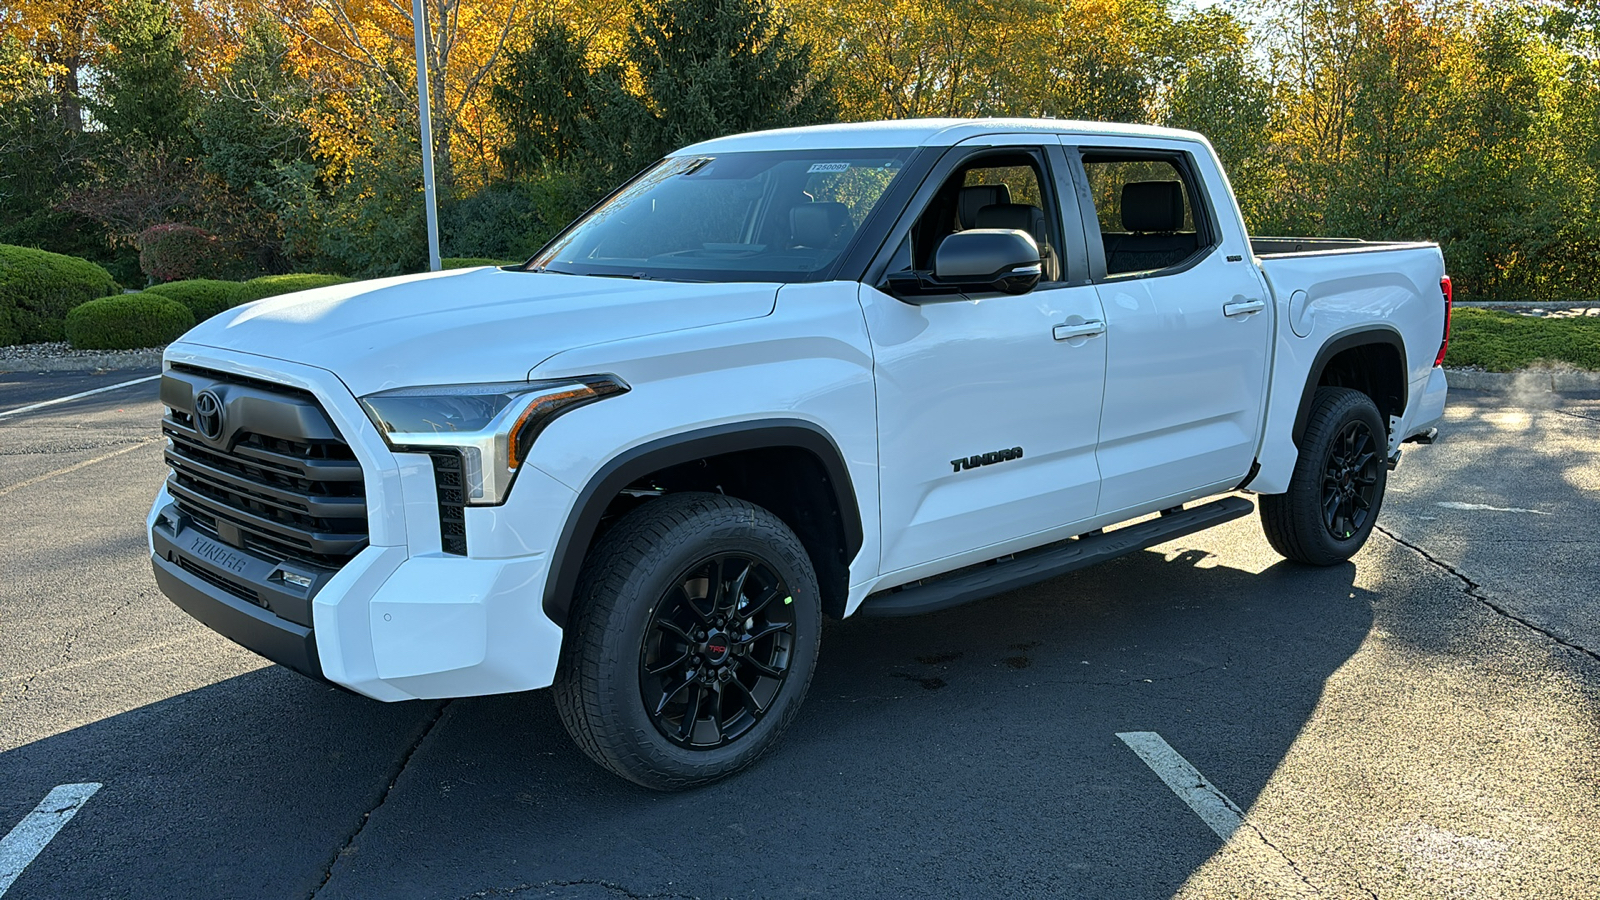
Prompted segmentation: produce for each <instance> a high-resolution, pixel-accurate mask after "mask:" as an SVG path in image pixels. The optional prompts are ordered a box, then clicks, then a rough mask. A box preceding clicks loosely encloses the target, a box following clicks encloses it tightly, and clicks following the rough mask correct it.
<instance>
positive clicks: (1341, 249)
mask: <svg viewBox="0 0 1600 900" xmlns="http://www.w3.org/2000/svg"><path fill="white" fill-rule="evenodd" d="M1426 246H1428V245H1427V244H1425V243H1422V242H1419V241H1364V240H1361V239H1360V238H1323V237H1252V238H1251V239H1250V251H1251V252H1252V253H1254V254H1255V255H1256V256H1257V257H1259V258H1262V259H1274V258H1278V257H1284V256H1309V255H1312V254H1334V253H1368V252H1371V251H1373V250H1397V249H1400V248H1402V247H1426Z"/></svg>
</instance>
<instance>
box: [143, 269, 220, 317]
mask: <svg viewBox="0 0 1600 900" xmlns="http://www.w3.org/2000/svg"><path fill="white" fill-rule="evenodd" d="M145 293H147V294H159V295H161V296H163V297H166V298H167V299H169V300H176V301H178V302H179V303H182V304H183V305H184V306H187V307H189V311H190V312H192V313H194V320H195V321H196V322H204V321H205V320H207V319H209V318H211V317H212V316H214V315H216V314H217V313H219V312H222V311H223V310H225V309H228V308H229V307H233V306H238V305H239V304H240V303H241V302H242V300H241V299H240V298H242V297H243V296H244V285H242V284H240V283H239V282H237V281H215V280H212V279H210V278H193V279H190V280H188V281H169V282H167V283H166V284H158V285H156V286H154V287H151V288H146V289H145Z"/></svg>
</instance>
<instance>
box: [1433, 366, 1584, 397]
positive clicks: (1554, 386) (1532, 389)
mask: <svg viewBox="0 0 1600 900" xmlns="http://www.w3.org/2000/svg"><path fill="white" fill-rule="evenodd" d="M1445 379H1446V380H1447V381H1448V382H1449V383H1450V386H1451V387H1453V388H1461V389H1462V390H1467V391H1487V392H1489V393H1496V394H1522V393H1541V392H1544V393H1556V392H1560V391H1578V392H1588V391H1600V372H1550V371H1538V370H1535V371H1527V372H1474V371H1469V370H1467V369H1445Z"/></svg>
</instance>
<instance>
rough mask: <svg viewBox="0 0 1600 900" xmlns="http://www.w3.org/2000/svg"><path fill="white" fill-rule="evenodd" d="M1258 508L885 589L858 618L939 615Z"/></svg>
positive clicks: (1197, 516)
mask: <svg viewBox="0 0 1600 900" xmlns="http://www.w3.org/2000/svg"><path fill="white" fill-rule="evenodd" d="M1255 508H1256V507H1255V504H1254V503H1251V502H1250V501H1249V500H1246V499H1245V498H1243V497H1224V498H1222V499H1221V500H1214V501H1212V502H1210V503H1207V504H1204V505H1202V506H1196V507H1194V508H1193V509H1186V510H1183V511H1182V512H1170V511H1164V512H1163V513H1162V514H1161V516H1160V517H1158V518H1154V519H1150V520H1149V521H1146V522H1140V523H1139V524H1137V525H1128V526H1126V527H1123V528H1118V529H1117V530H1116V531H1112V532H1101V533H1093V532H1091V534H1089V535H1084V536H1082V537H1078V538H1073V539H1071V540H1069V541H1066V542H1065V543H1058V544H1053V545H1051V546H1049V547H1041V548H1039V549H1037V550H1029V551H1026V552H1023V553H1019V554H1017V555H1016V556H1013V557H1011V558H1010V559H1007V560H1005V561H1004V562H997V563H993V564H991V565H983V566H977V567H973V568H970V569H968V570H966V571H958V572H957V573H955V574H952V575H948V576H945V577H943V578H939V579H937V580H935V581H930V582H925V583H922V584H917V585H913V586H911V587H907V588H903V589H901V590H890V591H881V592H879V593H876V594H873V595H871V596H869V597H867V599H866V600H864V601H862V603H861V608H860V609H859V610H857V614H858V615H863V616H871V617H874V618H899V617H902V616H920V615H922V614H923V613H931V612H938V611H939V610H943V609H949V608H951V607H953V606H960V605H961V604H963V603H970V602H972V601H974V600H982V599H983V598H985V597H992V596H994V595H995V594H1003V593H1005V592H1006V591H1012V590H1016V589H1017V588H1020V587H1027V586H1028V585H1030V584H1037V583H1038V582H1041V581H1046V580H1048V579H1051V578H1055V577H1056V576H1058V575H1065V574H1067V573H1068V572H1076V571H1077V570H1079V569H1083V568H1087V567H1089V566H1092V565H1094V564H1095V563H1099V562H1105V561H1106V560H1108V559H1114V558H1116V557H1118V556H1122V555H1123V554H1126V553H1132V552H1134V551H1136V550H1143V549H1145V548H1146V547H1153V546H1155V545H1156V544H1161V543H1165V542H1167V541H1170V540H1172V539H1173V538H1180V537H1183V536H1184V535H1186V534H1193V533H1195V532H1196V531H1203V530H1205V529H1207V528H1210V527H1212V526H1213V525H1221V524H1222V523H1223V522H1228V521H1231V520H1233V519H1237V518H1240V517H1241V516H1247V515H1249V514H1250V513H1251V512H1253V511H1255Z"/></svg>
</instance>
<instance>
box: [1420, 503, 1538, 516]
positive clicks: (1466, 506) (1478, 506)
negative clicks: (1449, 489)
mask: <svg viewBox="0 0 1600 900" xmlns="http://www.w3.org/2000/svg"><path fill="white" fill-rule="evenodd" d="M1434 506H1437V507H1439V508H1440V509H1459V510H1463V511H1465V512H1514V513H1532V514H1533V515H1536V516H1547V515H1549V513H1543V512H1540V511H1538V510H1537V509H1523V508H1522V507H1520V506H1488V505H1486V504H1483V503H1462V502H1460V501H1458V500H1445V501H1443V502H1441V503H1435V504H1434Z"/></svg>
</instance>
